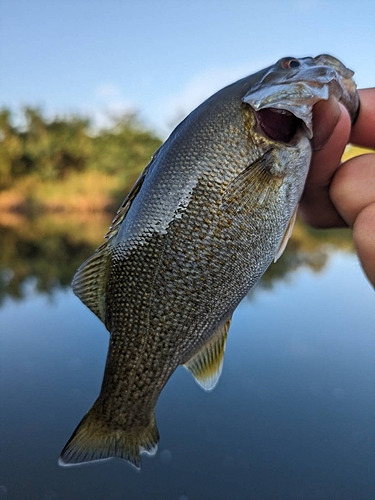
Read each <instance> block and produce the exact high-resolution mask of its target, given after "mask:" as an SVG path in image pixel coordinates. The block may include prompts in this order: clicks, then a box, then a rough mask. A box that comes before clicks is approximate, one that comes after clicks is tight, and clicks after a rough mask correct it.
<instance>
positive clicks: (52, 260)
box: [0, 215, 110, 304]
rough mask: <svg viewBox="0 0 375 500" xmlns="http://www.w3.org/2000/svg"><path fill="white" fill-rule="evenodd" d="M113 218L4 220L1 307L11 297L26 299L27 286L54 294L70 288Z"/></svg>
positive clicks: (0, 233) (0, 231)
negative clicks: (75, 274) (73, 277)
mask: <svg viewBox="0 0 375 500" xmlns="http://www.w3.org/2000/svg"><path fill="white" fill-rule="evenodd" d="M109 222H110V216H109V217H101V218H95V217H91V218H81V219H80V218H79V217H77V216H75V217H70V218H69V219H67V218H62V217H56V216H55V217H47V216H46V217H40V218H37V219H35V220H25V219H21V218H17V217H15V216H10V215H8V216H6V217H5V216H4V215H3V216H2V217H1V218H0V242H1V244H0V304H1V303H2V302H3V300H4V299H5V298H6V297H7V296H10V297H13V298H16V299H23V298H24V297H25V295H26V291H25V286H26V285H27V283H29V282H30V281H32V282H33V284H34V286H35V289H36V291H38V292H40V293H52V292H53V291H54V290H56V289H58V288H64V287H67V286H70V282H71V279H72V276H73V274H74V272H75V270H76V269H77V268H78V267H79V266H80V264H82V262H83V261H84V260H85V259H86V258H87V257H89V256H90V255H91V254H92V252H93V251H94V250H95V248H96V247H97V246H98V244H99V243H101V242H102V240H101V238H102V236H103V235H104V234H105V232H106V230H107V228H108V225H109Z"/></svg>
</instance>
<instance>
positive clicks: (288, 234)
mask: <svg viewBox="0 0 375 500" xmlns="http://www.w3.org/2000/svg"><path fill="white" fill-rule="evenodd" d="M297 212H298V205H297V206H296V209H295V210H294V212H293V215H292V217H291V219H290V221H289V224H288V227H287V228H286V231H285V234H284V236H283V239H282V240H281V243H280V247H279V249H278V251H277V253H276V255H275V258H274V259H273V261H274V262H276V261H277V260H278V259H279V258H280V257H281V256H282V254H283V253H284V250H285V248H286V246H287V244H288V241H289V238H290V237H291V236H292V232H293V228H294V224H295V223H296V219H297Z"/></svg>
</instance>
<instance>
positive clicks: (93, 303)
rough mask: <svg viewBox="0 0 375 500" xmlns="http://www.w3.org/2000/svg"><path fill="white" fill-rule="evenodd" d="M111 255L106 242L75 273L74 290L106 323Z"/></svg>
mask: <svg viewBox="0 0 375 500" xmlns="http://www.w3.org/2000/svg"><path fill="white" fill-rule="evenodd" d="M110 262H111V255H110V252H109V249H108V246H107V245H106V244H104V245H102V246H101V247H100V249H98V250H97V251H96V252H95V253H94V255H93V256H92V257H90V258H89V259H87V260H86V261H85V262H84V263H83V264H82V266H81V267H80V268H79V269H78V271H77V272H76V274H75V275H74V278H73V282H72V286H73V292H74V293H75V294H76V295H77V297H79V298H80V299H81V300H82V302H83V303H84V304H85V306H87V307H88V308H89V309H91V311H92V312H93V313H94V314H96V315H97V316H98V318H99V319H101V320H102V321H103V323H105V290H106V285H107V278H108V271H109V265H110Z"/></svg>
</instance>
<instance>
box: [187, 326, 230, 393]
mask: <svg viewBox="0 0 375 500" xmlns="http://www.w3.org/2000/svg"><path fill="white" fill-rule="evenodd" d="M231 319H232V318H229V320H228V321H227V322H226V323H225V324H224V325H222V326H221V327H220V328H219V329H218V330H217V331H216V332H215V333H214V334H213V335H212V336H211V337H210V338H209V340H208V342H206V344H204V346H203V347H202V348H201V349H200V350H199V351H198V352H197V353H196V354H194V356H193V357H192V358H191V359H189V361H187V362H186V363H185V364H184V367H185V368H186V369H188V370H189V371H190V372H191V374H192V375H193V377H194V378H195V380H196V381H197V383H198V384H199V385H200V386H201V387H202V388H203V389H204V390H205V391H212V390H213V389H214V388H215V386H216V384H217V383H218V381H219V378H220V375H221V372H222V370H223V362H224V351H225V343H226V341H227V336H228V330H229V326H230V322H231Z"/></svg>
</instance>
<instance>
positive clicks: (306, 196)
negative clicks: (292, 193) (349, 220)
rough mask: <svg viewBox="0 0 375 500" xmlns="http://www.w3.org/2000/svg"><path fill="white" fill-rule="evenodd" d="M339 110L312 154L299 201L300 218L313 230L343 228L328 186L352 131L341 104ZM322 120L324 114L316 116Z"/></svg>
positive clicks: (318, 124)
mask: <svg viewBox="0 0 375 500" xmlns="http://www.w3.org/2000/svg"><path fill="white" fill-rule="evenodd" d="M339 106H340V110H341V114H340V116H339V119H338V122H337V124H336V126H335V127H334V129H333V131H332V133H331V135H330V137H329V139H328V141H327V142H326V144H325V145H324V147H323V148H322V149H320V150H319V151H315V152H314V153H313V157H312V161H311V166H310V170H309V174H308V177H307V181H306V186H305V190H304V193H303V196H302V199H301V204H300V213H301V215H302V218H303V220H304V221H305V222H306V223H307V224H310V225H311V226H314V227H321V228H326V227H343V226H345V225H346V224H345V222H344V221H343V219H342V218H341V216H340V215H339V213H338V212H337V210H336V208H335V207H334V205H333V203H332V201H331V199H330V196H329V187H330V183H331V180H332V178H333V176H334V174H335V172H336V170H337V169H338V168H339V165H340V161H341V156H342V154H343V151H344V149H345V146H346V144H347V142H348V139H349V135H350V128H351V124H350V117H349V114H348V112H347V110H346V109H345V108H344V106H342V105H341V104H339ZM321 111H322V110H320V111H319V112H321ZM328 111H329V109H328ZM324 117H325V114H324V113H321V115H320V116H318V118H319V119H320V120H321V122H322V121H324ZM320 124H321V123H320V122H319V121H318V122H317V123H316V124H314V126H315V127H317V129H318V127H319V126H320Z"/></svg>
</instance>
